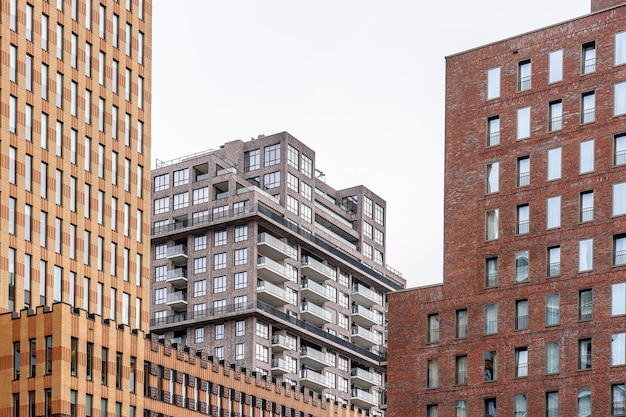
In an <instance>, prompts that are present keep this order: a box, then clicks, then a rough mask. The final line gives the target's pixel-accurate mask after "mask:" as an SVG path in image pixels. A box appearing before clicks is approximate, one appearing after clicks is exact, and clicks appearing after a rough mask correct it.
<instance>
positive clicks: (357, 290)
mask: <svg viewBox="0 0 626 417" xmlns="http://www.w3.org/2000/svg"><path fill="white" fill-rule="evenodd" d="M352 301H354V302H355V303H357V304H360V305H362V306H365V307H371V306H373V305H382V304H383V296H382V294H381V293H379V292H376V291H374V290H370V289H369V288H367V287H365V286H364V285H363V284H358V283H357V284H354V285H352Z"/></svg>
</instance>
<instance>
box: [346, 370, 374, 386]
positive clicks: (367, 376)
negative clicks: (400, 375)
mask: <svg viewBox="0 0 626 417" xmlns="http://www.w3.org/2000/svg"><path fill="white" fill-rule="evenodd" d="M350 376H352V377H357V378H361V379H364V380H366V381H369V382H371V383H372V384H373V385H380V382H381V381H378V379H377V378H376V376H375V375H374V374H373V373H371V372H369V371H366V370H365V369H361V368H352V369H351V370H350Z"/></svg>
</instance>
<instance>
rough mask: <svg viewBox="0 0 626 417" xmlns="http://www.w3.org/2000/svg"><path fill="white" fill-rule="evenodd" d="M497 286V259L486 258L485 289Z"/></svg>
mask: <svg viewBox="0 0 626 417" xmlns="http://www.w3.org/2000/svg"><path fill="white" fill-rule="evenodd" d="M497 285H498V258H497V257H493V258H487V260H486V267H485V286H486V287H487V288H492V287H496V286H497Z"/></svg>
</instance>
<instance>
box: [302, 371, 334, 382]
mask: <svg viewBox="0 0 626 417" xmlns="http://www.w3.org/2000/svg"><path fill="white" fill-rule="evenodd" d="M300 378H307V379H310V380H312V381H315V382H317V383H319V384H320V385H326V386H328V378H326V377H325V376H324V375H322V374H320V373H319V372H315V371H314V370H312V369H306V368H305V369H302V370H300Z"/></svg>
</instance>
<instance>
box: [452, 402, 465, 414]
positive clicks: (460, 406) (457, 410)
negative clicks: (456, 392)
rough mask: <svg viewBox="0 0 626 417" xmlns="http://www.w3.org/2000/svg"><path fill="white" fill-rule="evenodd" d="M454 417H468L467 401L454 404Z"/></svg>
mask: <svg viewBox="0 0 626 417" xmlns="http://www.w3.org/2000/svg"><path fill="white" fill-rule="evenodd" d="M454 417H467V401H465V400H462V401H456V402H455V403H454Z"/></svg>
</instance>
